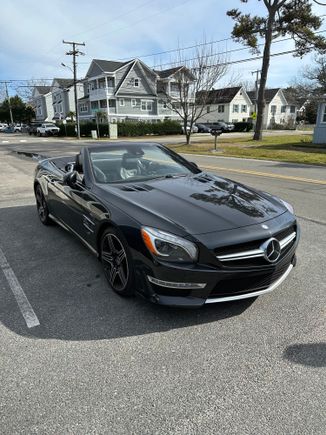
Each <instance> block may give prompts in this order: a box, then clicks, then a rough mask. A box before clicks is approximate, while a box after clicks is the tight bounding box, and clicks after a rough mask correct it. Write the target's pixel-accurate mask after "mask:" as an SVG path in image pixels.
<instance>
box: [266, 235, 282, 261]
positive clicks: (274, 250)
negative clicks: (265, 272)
mask: <svg viewBox="0 0 326 435" xmlns="http://www.w3.org/2000/svg"><path fill="white" fill-rule="evenodd" d="M261 249H262V250H263V251H264V258H265V260H267V261H268V262H269V263H275V262H276V261H277V260H278V259H279V258H280V255H281V245H280V242H279V241H278V240H277V239H274V238H271V239H268V240H266V242H265V243H263V244H262V245H261Z"/></svg>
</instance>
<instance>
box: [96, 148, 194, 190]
mask: <svg viewBox="0 0 326 435" xmlns="http://www.w3.org/2000/svg"><path fill="white" fill-rule="evenodd" d="M90 156H91V163H92V167H93V173H94V176H95V179H96V181H97V182H98V183H123V182H134V181H145V180H151V179H155V178H165V177H166V178H171V177H178V176H186V175H189V174H193V173H197V172H199V171H198V170H196V169H195V168H193V169H192V166H191V164H188V163H186V162H184V160H183V159H182V158H181V157H179V156H178V155H177V154H174V153H172V152H170V151H169V150H166V149H164V148H161V147H160V146H156V145H142V146H139V145H131V146H128V145H126V146H119V147H114V146H112V148H110V149H106V150H101V151H95V150H94V151H92V152H91V153H90Z"/></svg>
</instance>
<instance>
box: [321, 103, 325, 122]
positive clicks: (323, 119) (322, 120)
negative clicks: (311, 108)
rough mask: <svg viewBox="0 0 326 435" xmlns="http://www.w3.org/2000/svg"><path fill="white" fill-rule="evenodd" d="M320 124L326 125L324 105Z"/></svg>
mask: <svg viewBox="0 0 326 435" xmlns="http://www.w3.org/2000/svg"><path fill="white" fill-rule="evenodd" d="M321 122H322V123H326V104H324V108H323V111H322V115H321Z"/></svg>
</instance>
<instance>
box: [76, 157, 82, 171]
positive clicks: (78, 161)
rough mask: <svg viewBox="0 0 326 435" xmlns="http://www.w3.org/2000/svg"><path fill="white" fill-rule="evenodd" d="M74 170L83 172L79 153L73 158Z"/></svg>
mask: <svg viewBox="0 0 326 435" xmlns="http://www.w3.org/2000/svg"><path fill="white" fill-rule="evenodd" d="M75 171H77V172H79V173H81V174H82V173H83V159H82V155H81V153H79V154H77V155H76V159H75Z"/></svg>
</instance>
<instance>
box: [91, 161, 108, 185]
mask: <svg viewBox="0 0 326 435" xmlns="http://www.w3.org/2000/svg"><path fill="white" fill-rule="evenodd" d="M93 169H94V175H95V178H96V181H98V182H99V183H106V182H107V178H106V175H105V174H104V172H103V171H101V169H100V168H98V167H97V166H95V165H93Z"/></svg>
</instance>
